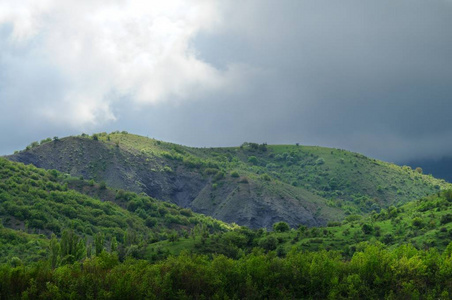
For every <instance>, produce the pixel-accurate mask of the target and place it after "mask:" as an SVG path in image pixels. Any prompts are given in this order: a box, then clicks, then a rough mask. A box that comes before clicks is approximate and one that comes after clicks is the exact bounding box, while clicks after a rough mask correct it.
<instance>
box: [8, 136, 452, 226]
mask: <svg viewBox="0 0 452 300" xmlns="http://www.w3.org/2000/svg"><path fill="white" fill-rule="evenodd" d="M8 159H10V160H14V161H20V162H23V163H26V164H30V163H31V164H34V165H35V166H37V167H41V168H45V169H57V170H59V171H61V172H63V173H66V174H70V175H71V176H75V177H79V176H83V177H84V178H86V179H94V180H96V181H105V182H106V183H107V184H108V185H109V186H112V187H115V188H118V189H124V190H130V191H134V192H137V193H141V192H144V193H146V194H147V195H150V196H152V197H155V198H157V199H161V200H165V201H168V202H172V203H175V204H177V205H179V206H181V207H186V208H191V209H192V210H193V211H195V212H200V213H203V214H207V215H210V216H213V217H215V218H217V219H220V220H223V221H226V222H229V223H232V222H235V223H237V224H239V225H246V226H249V227H251V228H260V227H266V228H271V227H272V225H273V224H274V223H276V222H279V221H285V222H287V223H289V224H290V225H291V226H295V227H296V226H298V225H299V224H305V225H308V226H320V225H325V224H326V223H327V222H328V221H338V220H342V219H343V218H344V217H345V216H347V215H350V214H365V213H369V212H371V211H376V212H379V211H380V210H381V209H382V208H387V207H389V206H390V205H395V204H403V203H406V202H408V201H411V200H414V199H418V198H421V197H424V196H426V195H428V194H433V193H436V192H438V191H439V190H441V189H445V188H450V187H452V186H451V185H450V184H449V183H446V182H445V181H444V180H438V179H435V178H433V177H431V176H427V175H423V174H421V173H419V172H416V171H414V170H412V169H411V168H409V167H399V166H396V165H393V164H389V163H385V162H382V161H378V160H375V159H371V158H367V157H365V156H363V155H361V154H357V153H351V152H348V151H345V150H339V149H331V148H322V147H308V146H297V145H292V146H291V145H266V144H255V143H245V144H243V145H242V146H241V147H230V148H191V147H185V146H180V145H176V144H171V143H165V142H161V141H157V140H154V139H150V138H146V137H142V136H137V135H133V134H128V133H125V132H123V133H120V132H115V133H111V134H105V133H101V134H96V135H93V136H87V135H82V136H79V137H68V138H63V139H55V140H53V141H49V140H45V141H43V142H41V144H39V143H33V144H32V145H30V147H28V149H26V150H25V151H21V152H19V153H17V154H14V155H11V156H8Z"/></svg>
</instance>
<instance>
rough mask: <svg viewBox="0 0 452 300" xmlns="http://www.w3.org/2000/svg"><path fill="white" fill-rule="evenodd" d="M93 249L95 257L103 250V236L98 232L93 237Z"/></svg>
mask: <svg viewBox="0 0 452 300" xmlns="http://www.w3.org/2000/svg"><path fill="white" fill-rule="evenodd" d="M94 248H95V249H96V256H98V255H99V254H101V253H102V251H103V250H104V235H103V234H102V233H101V232H98V233H97V234H96V235H95V237H94Z"/></svg>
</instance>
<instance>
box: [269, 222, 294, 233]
mask: <svg viewBox="0 0 452 300" xmlns="http://www.w3.org/2000/svg"><path fill="white" fill-rule="evenodd" d="M273 230H274V231H276V232H287V231H289V230H290V227H289V224H287V223H286V222H278V223H275V224H273Z"/></svg>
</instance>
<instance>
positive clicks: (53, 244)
mask: <svg viewBox="0 0 452 300" xmlns="http://www.w3.org/2000/svg"><path fill="white" fill-rule="evenodd" d="M49 250H50V264H51V266H52V269H55V268H56V267H57V264H58V257H59V255H60V244H59V243H58V240H57V238H56V235H55V234H52V238H51V239H50V243H49Z"/></svg>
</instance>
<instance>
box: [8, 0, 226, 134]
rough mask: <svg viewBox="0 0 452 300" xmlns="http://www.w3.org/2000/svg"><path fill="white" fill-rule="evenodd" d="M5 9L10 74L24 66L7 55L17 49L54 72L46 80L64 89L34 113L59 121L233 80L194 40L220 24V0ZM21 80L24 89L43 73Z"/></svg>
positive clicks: (30, 4)
mask: <svg viewBox="0 0 452 300" xmlns="http://www.w3.org/2000/svg"><path fill="white" fill-rule="evenodd" d="M0 11H1V12H0V24H3V25H4V26H5V24H6V25H8V26H9V27H10V32H9V33H8V38H7V42H5V43H4V44H3V45H2V46H3V47H5V48H4V50H2V54H3V55H4V56H6V58H4V59H3V61H4V64H6V65H8V71H9V72H11V71H12V70H13V69H15V68H17V64H21V62H20V61H18V60H14V59H8V56H9V57H14V56H15V54H14V52H15V51H17V49H19V51H22V52H23V55H21V57H20V60H21V61H27V60H28V61H31V60H32V61H38V62H40V65H37V64H36V63H34V65H33V66H35V67H36V68H38V69H37V71H38V72H41V71H44V72H47V71H48V70H49V69H51V70H54V72H55V77H54V78H49V80H51V81H52V80H58V81H61V80H63V81H64V92H62V94H61V95H59V96H58V98H56V97H46V98H41V99H40V102H41V103H40V105H39V106H40V108H39V109H38V110H37V111H36V112H37V113H39V114H41V115H42V116H43V117H44V118H47V119H48V120H53V121H54V122H55V123H58V124H61V123H68V124H71V125H73V126H83V125H86V124H91V125H96V124H99V123H100V124H102V123H104V122H108V121H113V120H115V119H116V117H115V115H114V112H113V109H112V105H113V104H114V102H115V101H119V99H124V97H125V96H128V98H127V99H130V101H132V102H136V103H140V104H155V103H159V102H165V101H176V102H178V101H184V100H186V99H188V98H193V97H197V96H199V95H202V94H203V93H204V92H206V91H211V90H216V89H218V88H220V87H222V86H224V85H225V84H226V82H227V80H228V75H229V74H228V72H227V71H224V70H223V71H219V70H217V69H216V68H214V67H212V66H211V65H209V64H207V63H205V62H203V61H202V60H200V59H198V58H197V54H196V50H195V49H193V48H192V47H191V45H190V40H191V39H192V37H193V36H194V35H196V34H197V32H199V31H200V30H208V29H209V28H211V27H214V26H215V24H217V23H219V22H221V19H220V16H219V14H218V11H217V7H216V4H215V2H211V1H203V0H199V1H189V2H187V1H181V0H171V1H135V2H130V1H64V2H62V1H56V0H54V1H52V0H48V1H24V2H20V4H19V3H18V2H17V1H6V2H5V1H3V2H2V4H1V7H0ZM33 66H30V69H32V67H33ZM32 71H33V70H32ZM24 73H26V72H24ZM11 81H13V83H16V84H17V81H16V79H11ZM20 81H22V82H21V86H22V88H27V86H29V85H30V84H31V85H33V84H34V82H36V81H39V78H34V79H33V78H28V80H27V81H25V82H24V81H23V80H20ZM44 84H45V83H44ZM16 88H17V87H16ZM7 92H8V91H7Z"/></svg>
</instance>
